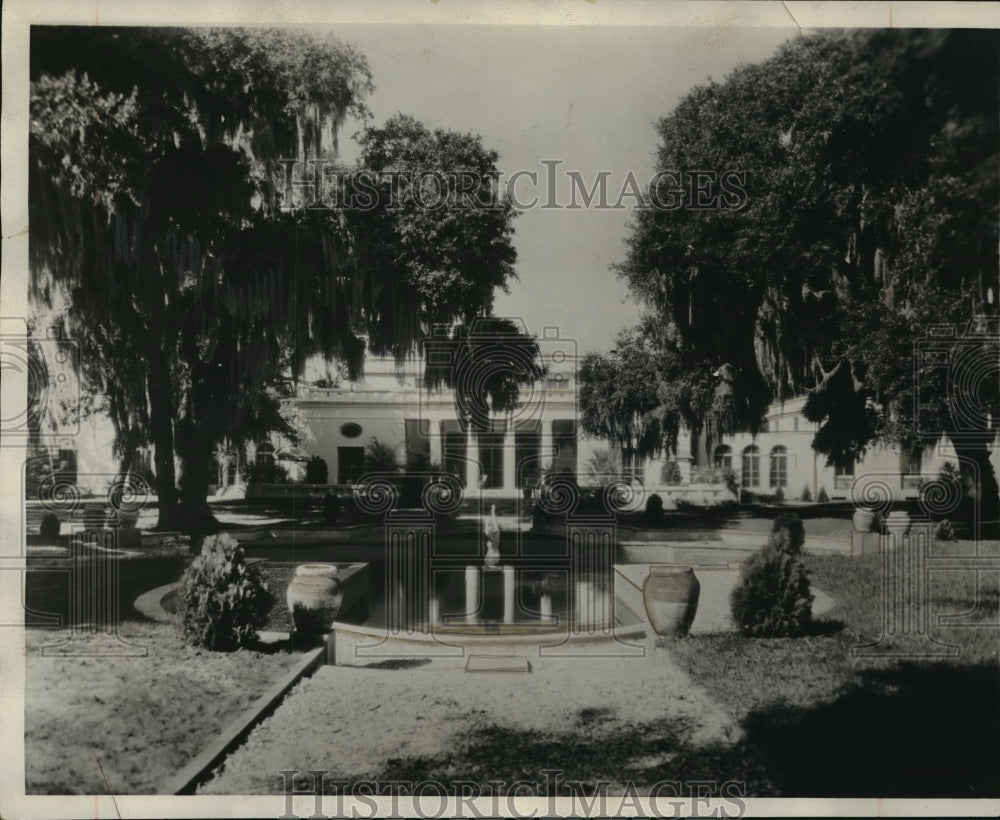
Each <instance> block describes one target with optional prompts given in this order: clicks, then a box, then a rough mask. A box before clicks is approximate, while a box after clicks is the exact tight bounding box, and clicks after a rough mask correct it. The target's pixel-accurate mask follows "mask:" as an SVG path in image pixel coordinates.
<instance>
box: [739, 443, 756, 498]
mask: <svg viewBox="0 0 1000 820" xmlns="http://www.w3.org/2000/svg"><path fill="white" fill-rule="evenodd" d="M740 483H741V485H742V486H744V487H759V486H760V450H759V449H757V446H756V445H755V444H751V445H750V446H749V447H747V448H746V449H744V450H743V476H742V481H741V482H740Z"/></svg>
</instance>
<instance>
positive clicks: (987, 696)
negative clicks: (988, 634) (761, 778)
mask: <svg viewBox="0 0 1000 820" xmlns="http://www.w3.org/2000/svg"><path fill="white" fill-rule="evenodd" d="M744 728H745V729H746V732H747V740H748V742H750V743H751V744H752V745H753V746H754V747H755V748H756V749H758V750H759V751H760V752H761V753H762V754H763V755H764V757H765V758H766V759H767V760H768V761H769V763H770V764H771V766H773V769H774V772H775V773H776V774H777V773H780V774H781V775H782V791H783V792H784V793H785V794H786V795H788V796H791V797H937V798H958V797H966V798H976V797H980V798H982V797H997V796H1000V778H998V777H997V773H998V772H1000V670H998V668H997V667H996V666H986V665H981V666H957V665H950V664H944V663H939V664H934V665H918V664H915V663H908V664H901V665H899V666H897V667H894V668H891V669H880V670H866V671H865V672H863V673H862V674H861V676H860V680H859V682H858V683H855V684H852V685H851V686H850V687H849V688H848V689H847V690H846V691H845V692H844V693H843V694H841V696H840V697H839V698H837V700H835V701H833V702H831V703H826V704H823V705H820V706H815V707H812V708H808V709H789V708H787V707H772V708H769V709H766V710H763V711H758V712H753V713H751V714H750V715H748V716H747V718H746V720H745V721H744Z"/></svg>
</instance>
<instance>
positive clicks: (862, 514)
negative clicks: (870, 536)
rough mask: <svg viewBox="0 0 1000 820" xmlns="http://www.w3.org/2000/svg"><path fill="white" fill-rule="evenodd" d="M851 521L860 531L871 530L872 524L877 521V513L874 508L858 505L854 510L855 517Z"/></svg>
mask: <svg viewBox="0 0 1000 820" xmlns="http://www.w3.org/2000/svg"><path fill="white" fill-rule="evenodd" d="M851 523H852V524H853V525H854V529H855V530H857V531H858V532H871V531H872V524H874V523H875V513H874V512H873V511H872V510H866V509H865V508H864V507H858V508H857V509H856V510H855V511H854V518H853V519H852V520H851Z"/></svg>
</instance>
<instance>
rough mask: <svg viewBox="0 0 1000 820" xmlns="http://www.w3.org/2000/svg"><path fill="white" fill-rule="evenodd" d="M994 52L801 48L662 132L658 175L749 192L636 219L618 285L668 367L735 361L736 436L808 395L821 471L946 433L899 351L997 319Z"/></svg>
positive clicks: (926, 41) (913, 41)
mask: <svg viewBox="0 0 1000 820" xmlns="http://www.w3.org/2000/svg"><path fill="white" fill-rule="evenodd" d="M998 45H1000V35H998V33H997V32H991V31H964V30H952V31H899V30H888V31H865V32H850V33H845V32H825V33H821V34H816V35H808V36H800V37H798V38H796V39H795V40H793V41H791V42H789V43H787V44H786V45H784V46H783V47H782V48H781V49H780V50H779V51H778V52H777V53H776V54H775V56H774V57H772V58H771V59H769V60H767V61H765V62H763V63H760V64H758V65H750V66H745V67H743V68H740V69H738V70H736V71H735V72H733V73H732V74H731V75H730V76H729V77H728V78H727V79H726V80H725V81H724V82H710V83H708V84H706V85H703V86H701V87H698V88H696V89H694V90H693V91H692V92H690V93H689V94H688V95H687V96H686V97H685V98H683V99H682V100H681V101H680V103H679V104H678V105H677V107H676V109H675V110H674V111H673V112H672V113H671V114H669V115H668V116H665V117H664V118H663V119H661V120H660V122H659V123H658V126H657V130H658V132H659V136H660V140H661V143H660V147H659V152H658V168H659V169H660V170H664V171H665V170H677V169H680V170H685V171H688V172H690V171H692V170H694V169H708V170H712V171H716V172H722V171H725V170H735V171H738V172H741V173H745V175H746V182H745V186H744V187H745V190H746V192H747V195H748V196H747V200H746V203H745V205H743V206H742V207H738V208H731V209H725V208H723V209H712V210H705V209H701V210H698V209H693V208H685V209H680V210H671V211H667V210H662V209H657V208H652V207H651V208H648V209H645V210H641V211H639V212H638V214H637V217H636V219H635V221H634V224H633V226H632V232H631V236H630V239H629V250H628V255H627V258H626V260H625V261H624V262H623V263H622V264H621V265H620V266H618V267H617V273H618V274H619V275H620V276H621V277H622V278H623V279H624V280H625V281H626V282H627V283H628V285H629V286H630V288H631V289H632V291H633V292H634V293H635V294H637V295H638V296H639V297H640V298H641V299H643V300H644V301H645V302H646V304H647V305H648V306H649V307H650V309H651V312H652V315H653V316H654V317H655V321H656V324H657V325H658V327H659V329H660V332H661V337H663V338H666V339H667V340H668V343H669V346H670V347H671V349H673V350H674V351H675V352H676V354H677V355H679V356H680V357H681V358H682V360H684V361H685V362H687V363H689V365H690V366H691V367H695V368H702V367H705V366H706V363H708V366H709V367H718V366H720V365H723V364H725V365H729V366H730V367H731V368H732V372H733V390H734V394H735V395H734V404H733V406H734V411H735V418H734V421H735V423H736V424H737V425H738V426H739V427H740V428H741V429H748V430H751V431H752V430H754V429H755V428H756V426H757V425H758V424H759V421H760V416H761V413H762V412H763V410H764V408H765V407H766V406H767V404H768V403H769V402H771V401H775V400H783V399H785V398H788V397H791V396H794V395H802V394H803V393H805V394H807V395H808V400H807V405H806V414H807V416H808V417H809V418H811V419H812V420H814V421H818V422H820V423H821V424H820V428H819V433H818V434H817V436H816V439H815V441H814V446H815V447H816V448H817V449H818V450H819V451H821V452H823V453H825V454H827V455H828V456H829V457H830V458H831V459H833V460H847V459H854V458H856V457H858V456H860V454H862V453H863V452H864V450H865V448H866V447H868V446H869V445H870V444H871V443H872V442H875V441H890V442H894V443H898V444H900V445H902V446H904V447H914V446H916V445H918V444H919V443H920V442H921V441H926V439H924V438H923V436H925V435H926V432H927V430H930V431H931V432H932V433H933V432H934V431H935V430H936V433H937V434H938V435H941V434H945V433H953V432H955V431H956V424H957V420H956V418H955V417H954V416H953V414H952V412H951V411H950V410H949V405H948V389H947V386H946V385H945V384H944V382H943V381H942V377H941V374H940V372H938V371H940V368H938V371H932V369H928V370H927V371H926V372H922V373H919V374H918V375H917V376H916V377H915V376H914V365H913V357H912V354H913V352H914V347H915V345H916V344H917V342H918V341H919V340H920V339H921V338H922V337H924V336H926V335H927V334H928V332H929V330H930V329H932V328H933V327H934V326H940V325H948V324H952V325H957V326H958V327H959V328H960V330H959V332H960V333H961V329H964V328H965V327H966V326H967V325H968V324H969V322H970V319H971V318H972V317H973V316H974V315H977V314H987V315H991V316H995V315H996V305H995V303H994V302H993V301H991V299H992V298H993V297H992V296H991V291H990V288H991V287H992V288H994V290H993V291H992V293H995V285H996V277H997V270H998V258H997V248H998V186H997V180H998V176H997V173H998V159H997V157H998V154H997V149H998V113H1000V112H998V100H1000V71H998V62H997V55H998V53H1000V51H998ZM956 344H959V343H958V342H956ZM994 344H995V342H994ZM984 355H987V356H988V355H989V351H986V350H984ZM993 355H994V356H995V352H994V353H993ZM685 369H688V365H685ZM688 372H689V373H690V374H691V375H696V374H695V373H694V372H693V371H691V370H688ZM995 376H996V373H995V371H994V373H993V376H992V378H988V379H986V380H984V381H982V382H981V383H980V384H979V385H977V388H978V389H980V390H981V394H980V395H978V396H976V397H974V400H973V401H974V402H978V403H979V406H980V411H979V421H978V422H977V424H978V425H979V429H980V432H981V434H982V437H981V438H982V441H980V442H979V444H978V445H977V446H978V447H979V450H978V452H979V455H977V456H970V457H972V458H975V459H979V460H981V459H982V453H983V448H982V446H981V445H982V443H983V441H988V440H991V439H992V438H993V436H994V435H995V434H996V432H997V429H998V424H1000V413H998V412H997V411H998V408H997V392H998V391H997V389H996V378H995ZM918 406H919V411H918V409H917V408H918ZM918 415H921V416H922V417H923V427H922V426H921V423H920V420H919V419H918V418H917V416H918ZM928 421H931V422H932V424H933V425H936V428H935V427H933V426H931V427H928V426H927V423H928ZM990 474H991V475H992V473H990ZM994 486H995V485H994Z"/></svg>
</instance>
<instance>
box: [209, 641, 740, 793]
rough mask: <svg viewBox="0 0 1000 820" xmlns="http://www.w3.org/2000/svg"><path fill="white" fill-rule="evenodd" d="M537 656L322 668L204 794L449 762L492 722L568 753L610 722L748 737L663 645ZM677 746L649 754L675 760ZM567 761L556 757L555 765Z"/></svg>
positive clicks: (690, 740) (714, 738) (718, 740)
mask: <svg viewBox="0 0 1000 820" xmlns="http://www.w3.org/2000/svg"><path fill="white" fill-rule="evenodd" d="M529 661H530V663H531V667H532V671H531V672H530V673H523V672H522V673H517V672H494V673H468V672H464V671H463V670H462V669H461V668H460V667H459V668H455V667H452V668H445V667H442V666H440V665H436V663H431V664H427V665H424V666H412V667H410V668H403V669H384V668H383V669H378V668H370V667H369V668H357V667H343V666H337V667H334V666H325V667H322V668H321V669H320V670H319V671H318V672H317V673H316V674H315V675H314V676H313V677H311V678H309V679H307V680H304V681H303V682H302V683H300V684H299V685H298V686H297V687H296V688H295V689H294V690H293V691H292V692H291V693H290V694H289V695H288V697H286V699H285V701H284V702H283V703H282V705H281V706H280V707H279V708H278V709H277V710H276V711H275V713H274V714H273V715H272V716H271V717H270V718H268V719H266V720H265V721H264V722H263V723H262V724H261V725H260V726H258V727H257V728H256V729H255V730H254V731H253V732H252V733H251V735H250V736H249V738H248V739H247V741H246V742H245V743H244V745H243V746H241V747H240V748H239V749H237V750H236V751H235V752H233V753H232V754H231V755H230V756H229V757H228V758H227V759H226V761H225V762H224V763H223V765H222V767H220V769H218V770H216V773H215V777H214V779H212V780H210V781H209V782H207V783H206V784H204V785H203V786H202V788H201V789H200V793H205V794H260V793H275V792H281V791H282V787H283V778H282V776H281V775H280V774H279V772H280V771H281V770H283V769H284V770H289V769H292V770H298V771H302V772H306V771H308V770H310V769H320V770H326V771H328V772H329V775H328V779H331V780H333V779H337V778H342V779H358V778H362V779H368V778H371V779H375V778H378V777H380V776H381V777H383V778H384V777H385V776H386V774H385V773H386V772H387V771H389V772H391V771H392V770H393V766H397V767H398V766H399V765H400V764H399V761H404V762H405V761H407V760H413V759H420V758H422V759H425V760H426V759H430V760H436V761H442V760H444V761H447V760H448V755H450V754H452V753H454V752H456V751H458V750H460V749H461V748H462V745H463V743H465V742H467V741H469V739H470V737H471V736H472V735H473V734H474V733H475V730H477V729H481V728H484V727H489V726H499V727H503V728H504V729H509V730H511V731H514V732H517V731H525V732H531V733H532V736H537V737H540V738H541V737H555V738H565V739H566V742H565V743H563V742H562V741H560V742H559V743H557V744H556V746H555V748H557V749H564V748H565V749H566V751H565V754H567V755H570V756H571V755H572V754H573V752H572V748H571V747H572V745H573V743H572V741H573V737H574V732H575V733H576V736H577V737H582V738H583V739H585V741H586V742H592V741H593V740H594V738H595V737H600V736H602V735H601V733H604V732H607V733H612V734H616V736H619V737H620V736H621V733H623V732H624V733H626V734H627V733H634V734H635V736H636V737H637V738H638V739H641V740H645V739H646V738H647V737H649V736H650V732H651V731H652V730H647V728H646V727H651V726H654V725H656V726H657V731H661V732H662V722H663V721H669V722H670V727H671V731H675V732H676V733H677V736H678V737H680V738H682V739H683V740H682V745H683V746H684V747H685V748H688V749H696V748H703V747H709V746H710V747H722V748H728V747H731V746H732V745H733V744H735V743H736V742H737V741H738V740H739V739H740V738H741V736H742V735H741V730H740V729H739V728H738V727H737V726H736V725H735V723H734V722H733V720H732V718H731V717H730V716H729V715H728V714H727V713H726V712H725V711H724V710H723V709H722V708H721V707H720V706H719V705H718V703H716V702H715V701H714V700H713V699H712V698H711V697H710V696H709V695H708V694H707V692H706V691H705V690H704V689H703V688H702V687H700V686H698V685H696V684H695V683H694V682H693V681H692V680H691V679H690V678H689V677H688V676H687V674H686V673H684V672H683V671H682V670H681V669H680V667H679V666H678V665H677V664H676V663H675V662H674V661H673V660H672V658H671V656H670V653H669V650H668V649H666V648H664V647H663V646H659V647H654V646H653V644H652V643H647V654H646V656H645V657H641V658H619V659H613V658H599V657H594V658H574V659H557V658H541V659H540V658H538V657H537V656H535V657H530V658H529ZM567 733H568V734H567ZM641 740H640V741H638V742H637V748H636V755H637V760H636V761H635V762H634V763H635V765H636V766H640V767H645V766H646V765H647V764H649V765H656V764H657V761H650V760H648V759H647V758H648V757H649V749H648V748H647V749H645V750H643V749H641V748H638V745H639V744H640V743H641ZM674 753H676V750H675V751H674V752H669V751H667V752H662V751H659V752H656V753H655V754H654V755H653V756H654V757H657V756H658V759H659V758H663V760H669V759H670V758H671V756H672V754H674ZM517 754H518V750H517V749H510V755H512V756H516V755H517ZM556 757H558V753H557V754H556ZM511 760H513V761H516V760H517V758H516V757H512V758H511ZM506 762H507V763H508V767H507V768H508V770H509V768H510V761H509V760H508V761H506ZM566 762H567V763H569V762H571V761H569V760H567V761H566ZM662 762H663V761H662V760H661V761H660V763H662ZM458 765H459V766H461V765H462V764H461V763H459V764H458ZM562 765H563V763H562V762H561V761H560V760H559V759H553V760H552V761H551V766H552V767H553V768H560V767H561V766H562ZM456 774H457V775H459V776H460V775H461V771H460V770H459V771H458V772H457V773H456Z"/></svg>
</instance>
